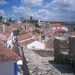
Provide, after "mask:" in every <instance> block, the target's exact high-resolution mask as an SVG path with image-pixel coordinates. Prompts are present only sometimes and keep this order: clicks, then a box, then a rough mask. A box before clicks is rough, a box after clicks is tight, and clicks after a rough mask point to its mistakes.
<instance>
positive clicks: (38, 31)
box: [33, 29, 41, 34]
mask: <svg viewBox="0 0 75 75" xmlns="http://www.w3.org/2000/svg"><path fill="white" fill-rule="evenodd" d="M34 32H37V33H39V34H40V33H41V31H40V30H38V29H35V30H33V33H34Z"/></svg>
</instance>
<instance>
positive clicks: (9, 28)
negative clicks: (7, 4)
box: [6, 26, 17, 33]
mask: <svg viewBox="0 0 75 75" xmlns="http://www.w3.org/2000/svg"><path fill="white" fill-rule="evenodd" d="M14 30H17V28H14V27H12V26H7V27H6V32H7V33H11V32H12V31H14Z"/></svg>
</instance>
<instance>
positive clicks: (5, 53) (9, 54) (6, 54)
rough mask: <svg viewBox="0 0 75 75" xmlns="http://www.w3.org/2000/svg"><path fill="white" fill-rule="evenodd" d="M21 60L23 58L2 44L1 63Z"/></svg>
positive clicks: (0, 47)
mask: <svg viewBox="0 0 75 75" xmlns="http://www.w3.org/2000/svg"><path fill="white" fill-rule="evenodd" d="M20 59H22V58H21V57H20V56H19V55H17V54H16V53H15V52H13V51H12V50H11V49H9V48H7V47H6V46H4V45H3V44H1V43H0V62H7V61H17V60H20Z"/></svg>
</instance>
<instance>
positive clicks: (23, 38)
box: [18, 33, 32, 41]
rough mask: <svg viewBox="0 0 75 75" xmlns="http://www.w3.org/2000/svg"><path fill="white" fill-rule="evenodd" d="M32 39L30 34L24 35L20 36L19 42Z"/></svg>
mask: <svg viewBox="0 0 75 75" xmlns="http://www.w3.org/2000/svg"><path fill="white" fill-rule="evenodd" d="M31 37H32V35H31V34H30V33H27V34H23V35H20V36H18V41H22V40H25V39H28V38H31Z"/></svg>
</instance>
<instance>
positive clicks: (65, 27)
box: [50, 23, 68, 31]
mask: <svg viewBox="0 0 75 75" xmlns="http://www.w3.org/2000/svg"><path fill="white" fill-rule="evenodd" d="M50 28H51V29H53V30H58V29H61V30H65V31H68V27H67V26H63V25H61V24H60V23H52V24H50Z"/></svg>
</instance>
